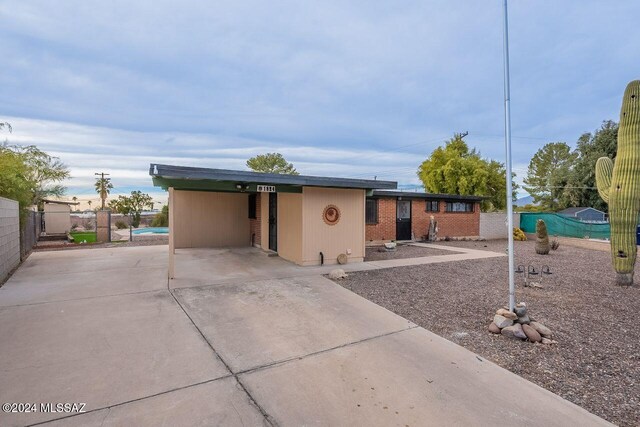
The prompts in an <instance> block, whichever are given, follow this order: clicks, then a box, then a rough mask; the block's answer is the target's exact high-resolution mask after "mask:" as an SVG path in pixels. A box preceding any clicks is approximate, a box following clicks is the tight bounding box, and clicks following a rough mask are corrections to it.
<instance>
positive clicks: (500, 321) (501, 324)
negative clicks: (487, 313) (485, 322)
mask: <svg viewBox="0 0 640 427" xmlns="http://www.w3.org/2000/svg"><path fill="white" fill-rule="evenodd" d="M493 323H495V324H496V326H497V327H498V328H500V329H502V328H506V327H507V326H511V325H513V320H511V319H507V318H506V317H504V316H500V315H499V314H496V315H495V316H493Z"/></svg>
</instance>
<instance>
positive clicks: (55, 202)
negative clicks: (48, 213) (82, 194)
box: [42, 199, 80, 206]
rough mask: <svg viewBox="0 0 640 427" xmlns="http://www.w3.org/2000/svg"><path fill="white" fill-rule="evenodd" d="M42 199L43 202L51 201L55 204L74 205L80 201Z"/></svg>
mask: <svg viewBox="0 0 640 427" xmlns="http://www.w3.org/2000/svg"><path fill="white" fill-rule="evenodd" d="M42 201H43V202H44V203H53V204H56V205H74V206H75V205H79V204H80V202H65V201H63V200H48V199H42Z"/></svg>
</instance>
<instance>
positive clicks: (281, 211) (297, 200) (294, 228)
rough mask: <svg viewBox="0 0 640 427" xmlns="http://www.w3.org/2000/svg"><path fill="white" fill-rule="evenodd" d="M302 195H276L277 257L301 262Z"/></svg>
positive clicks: (297, 262)
mask: <svg viewBox="0 0 640 427" xmlns="http://www.w3.org/2000/svg"><path fill="white" fill-rule="evenodd" d="M302 200H303V198H302V194H295V193H278V256H280V257H281V258H284V259H286V260H288V261H291V262H295V263H296V264H300V263H301V262H302V239H303V233H302V222H303V218H302Z"/></svg>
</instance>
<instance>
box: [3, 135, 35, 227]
mask: <svg viewBox="0 0 640 427" xmlns="http://www.w3.org/2000/svg"><path fill="white" fill-rule="evenodd" d="M28 174H29V168H28V166H27V165H26V164H25V162H24V160H23V159H22V157H21V156H19V155H18V154H17V153H15V152H14V151H11V150H8V149H6V148H5V147H3V146H0V196H2V197H6V198H7V199H12V200H16V201H17V202H18V206H19V207H20V221H21V223H22V224H24V220H25V216H26V213H27V208H28V207H29V206H30V205H31V202H32V195H33V186H34V184H33V182H31V181H29V179H27V176H28Z"/></svg>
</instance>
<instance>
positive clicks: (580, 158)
mask: <svg viewBox="0 0 640 427" xmlns="http://www.w3.org/2000/svg"><path fill="white" fill-rule="evenodd" d="M617 149H618V123H616V122H614V121H612V120H607V121H604V122H602V125H601V126H600V128H599V129H597V130H596V131H595V132H594V133H590V132H587V133H584V134H582V135H581V136H580V138H579V139H578V144H577V147H576V150H575V151H576V154H577V159H576V161H575V162H574V167H573V171H572V173H571V176H570V178H569V183H568V187H569V188H568V189H567V191H566V197H567V198H568V199H569V201H570V204H571V205H573V206H589V207H593V208H595V209H599V210H601V211H603V212H607V211H608V206H607V204H606V203H605V202H604V201H603V200H602V199H601V198H600V196H599V195H598V191H597V190H596V188H595V187H596V176H595V168H596V162H597V161H598V158H600V157H609V158H610V159H613V158H615V156H616V152H617Z"/></svg>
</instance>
